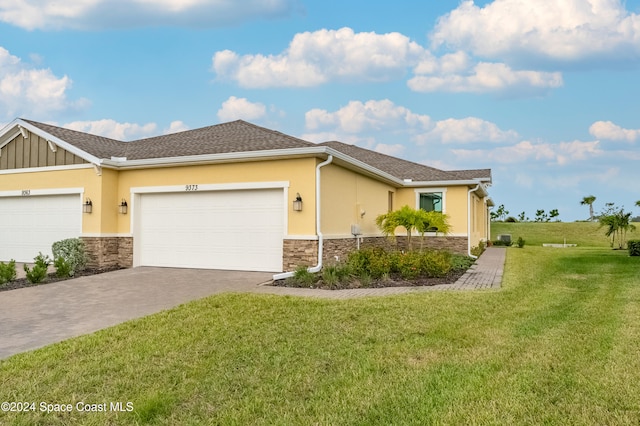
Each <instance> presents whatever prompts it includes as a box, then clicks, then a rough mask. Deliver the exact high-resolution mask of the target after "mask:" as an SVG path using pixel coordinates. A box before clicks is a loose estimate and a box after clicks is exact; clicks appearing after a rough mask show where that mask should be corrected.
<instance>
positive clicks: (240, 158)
mask: <svg viewBox="0 0 640 426" xmlns="http://www.w3.org/2000/svg"><path fill="white" fill-rule="evenodd" d="M328 155H333V157H334V162H335V163H336V164H338V165H341V166H343V167H346V168H349V169H355V170H358V171H359V172H360V173H363V174H366V175H369V176H371V177H373V178H375V179H378V180H382V181H384V182H387V183H389V184H391V185H394V186H402V184H403V182H402V180H401V179H398V178H396V177H395V176H392V175H390V174H388V173H386V172H383V171H381V170H379V169H376V168H375V167H371V166H370V165H368V164H366V163H364V162H362V161H359V160H356V159H354V158H352V157H350V156H348V155H346V154H343V153H342V152H340V151H337V150H335V149H333V148H329V147H326V146H312V147H302V148H289V149H274V150H262V151H245V152H228V153H222V154H205V155H188V156H180V157H164V158H146V159H140V160H126V159H122V160H116V159H111V160H108V159H103V160H101V162H100V164H101V165H102V166H103V167H106V168H112V169H119V170H127V169H147V168H159V167H172V166H193V165H203V164H216V163H233V162H246V161H264V160H269V159H273V160H277V159H288V158H303V157H313V156H317V157H326V156H328Z"/></svg>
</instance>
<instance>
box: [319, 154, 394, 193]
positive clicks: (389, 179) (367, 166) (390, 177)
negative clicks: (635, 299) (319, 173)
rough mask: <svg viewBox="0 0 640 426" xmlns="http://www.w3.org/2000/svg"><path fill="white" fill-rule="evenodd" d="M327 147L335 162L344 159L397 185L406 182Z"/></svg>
mask: <svg viewBox="0 0 640 426" xmlns="http://www.w3.org/2000/svg"><path fill="white" fill-rule="evenodd" d="M326 148H327V153H328V154H331V155H333V157H334V162H335V159H338V160H342V161H344V162H346V163H349V164H351V165H353V166H355V167H357V168H359V169H362V170H365V171H367V172H369V173H370V174H373V175H376V176H378V177H380V178H382V179H384V180H387V181H389V182H390V183H392V184H394V185H396V186H404V182H403V180H402V179H399V178H397V177H395V176H393V175H391V174H389V173H387V172H383V171H382V170H380V169H377V168H375V167H373V166H371V165H369V164H367V163H365V162H362V161H360V160H356V159H355V158H353V157H350V156H348V155H347V154H343V153H342V152H340V151H336V150H335V149H333V148H329V147H326Z"/></svg>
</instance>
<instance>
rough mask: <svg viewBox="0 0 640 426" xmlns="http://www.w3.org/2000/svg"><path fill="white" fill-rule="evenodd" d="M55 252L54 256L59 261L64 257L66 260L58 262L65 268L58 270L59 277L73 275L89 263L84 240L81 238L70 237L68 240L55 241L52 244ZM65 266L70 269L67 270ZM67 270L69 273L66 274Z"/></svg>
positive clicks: (52, 249)
mask: <svg viewBox="0 0 640 426" xmlns="http://www.w3.org/2000/svg"><path fill="white" fill-rule="evenodd" d="M51 251H52V252H53V258H54V259H55V260H56V262H58V259H59V258H62V259H63V260H64V262H58V264H59V265H61V267H62V268H63V270H62V271H58V270H57V268H58V267H57V266H56V274H57V275H58V276H59V277H64V276H68V277H72V276H74V275H75V273H76V272H77V271H82V270H84V268H85V267H86V265H87V254H86V252H85V247H84V241H82V240H81V239H80V238H68V239H66V240H60V241H56V242H55V243H53V245H52V246H51ZM65 268H68V270H66V271H65ZM64 272H67V275H64Z"/></svg>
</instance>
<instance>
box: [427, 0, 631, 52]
mask: <svg viewBox="0 0 640 426" xmlns="http://www.w3.org/2000/svg"><path fill="white" fill-rule="evenodd" d="M431 39H432V42H433V44H434V46H443V45H444V46H447V47H449V48H453V49H461V50H465V51H468V52H473V54H475V55H477V56H480V57H486V58H501V59H503V60H504V59H505V58H511V59H517V60H521V61H524V62H528V61H529V60H530V59H532V58H533V59H535V58H538V59H544V60H551V61H552V62H555V63H565V62H573V61H582V60H590V59H593V58H596V57H598V58H600V59H601V60H602V57H603V56H605V57H608V58H619V59H627V58H630V57H631V58H633V59H634V60H638V59H640V43H639V42H640V15H637V14H635V13H630V12H628V11H627V10H626V9H625V6H624V4H623V3H621V2H620V1H619V0H565V1H549V0H495V1H493V2H491V3H489V4H487V5H485V6H484V7H479V6H476V5H475V4H474V2H473V1H469V0H466V1H463V2H462V3H461V4H460V5H459V6H458V7H457V8H456V9H454V10H453V11H451V12H450V13H448V14H447V15H444V16H442V17H441V18H440V19H439V20H438V23H437V25H436V27H435V29H434V31H433V33H432V34H431Z"/></svg>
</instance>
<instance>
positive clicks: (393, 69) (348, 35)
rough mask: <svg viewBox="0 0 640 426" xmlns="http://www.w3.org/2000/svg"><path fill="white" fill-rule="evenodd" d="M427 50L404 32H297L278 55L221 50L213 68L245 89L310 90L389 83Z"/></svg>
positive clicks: (215, 57) (221, 76)
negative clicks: (344, 84) (346, 83)
mask: <svg viewBox="0 0 640 426" xmlns="http://www.w3.org/2000/svg"><path fill="white" fill-rule="evenodd" d="M424 54H425V50H424V49H423V48H422V47H421V46H420V45H418V44H417V43H415V42H412V41H411V40H410V39H409V38H408V37H406V36H404V35H402V34H400V33H395V32H394V33H387V34H376V33H374V32H368V33H354V31H353V30H352V29H351V28H341V29H339V30H327V29H323V30H319V31H315V32H304V33H299V34H296V35H295V36H294V38H293V40H292V41H291V43H290V44H289V47H288V48H287V49H286V50H285V51H284V52H283V53H281V54H278V55H267V56H265V55H261V54H258V55H243V56H240V55H238V54H237V53H235V52H232V51H230V50H223V51H219V52H216V53H215V54H214V56H213V61H212V62H213V67H212V68H213V70H214V71H215V72H216V74H217V75H218V77H219V78H223V79H229V80H235V81H237V82H238V84H239V85H240V86H242V87H249V88H265V87H310V86H317V85H319V84H322V83H325V82H328V81H330V80H342V81H359V80H367V81H387V80H390V79H392V78H398V77H400V76H403V75H404V74H405V73H406V70H407V68H409V67H413V66H415V65H417V64H418V62H419V61H420V58H421V57H422V56H423V55H424Z"/></svg>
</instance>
